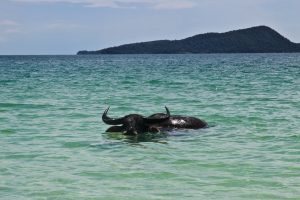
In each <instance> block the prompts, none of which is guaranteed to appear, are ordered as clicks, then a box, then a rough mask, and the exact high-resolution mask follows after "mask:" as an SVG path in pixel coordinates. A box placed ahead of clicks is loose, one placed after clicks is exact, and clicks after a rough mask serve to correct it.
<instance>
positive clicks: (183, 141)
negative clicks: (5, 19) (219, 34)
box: [0, 53, 300, 200]
mask: <svg viewBox="0 0 300 200" xmlns="http://www.w3.org/2000/svg"><path fill="white" fill-rule="evenodd" d="M108 106H110V110H109V112H108V116H110V117H123V116H125V115H128V114H133V113H136V114H141V115H143V116H149V115H151V114H154V113H164V112H165V108H164V107H165V106H167V107H168V108H169V110H170V112H171V114H176V115H185V116H194V117H198V118H200V119H203V120H205V121H206V122H207V123H208V125H209V126H208V127H207V128H205V129H199V130H173V131H169V132H161V133H144V134H141V135H138V136H125V135H122V134H121V133H106V132H105V131H106V129H107V128H108V127H109V125H106V124H105V123H104V122H102V119H101V116H102V113H103V112H104V110H105V109H106V108H107V107H108ZM0 199H1V200H12V199H17V200H32V199H45V200H52V199H64V200H69V199H70V200H73V199H84V200H85V199H87V200H98V199H99V200H100V199H101V200H102V199H103V200H119V199H121V200H123V199H125V200H126V199H128V200H144V199H145V200H148V199H149V200H150V199H151V200H165V199H166V200H174V199H180V200H182V199H195V200H198V199H207V200H209V199H222V200H227V199H228V200H239V199H242V200H244V199H249V200H250V199H251V200H253V199H262V200H263V199H269V200H276V199H278V200H283V199H293V200H299V199H300V54H296V53H295V54H179V55H82V56H76V55H66V56H63V55H59V56H52V55H49V56H42V55H39V56H0Z"/></svg>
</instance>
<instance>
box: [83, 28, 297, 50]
mask: <svg viewBox="0 0 300 200" xmlns="http://www.w3.org/2000/svg"><path fill="white" fill-rule="evenodd" d="M292 52H300V44H299V43H293V42H291V41H290V40H288V39H287V38H285V37H284V36H282V35H280V34H279V33H278V32H276V31H275V30H273V29H272V28H270V27H267V26H255V27H251V28H247V29H240V30H234V31H229V32H225V33H204V34H199V35H195V36H192V37H188V38H185V39H182V40H156V41H150V42H140V43H132V44H125V45H121V46H116V47H110V48H105V49H101V50H97V51H79V52H78V53H77V55H85V54H184V53H292Z"/></svg>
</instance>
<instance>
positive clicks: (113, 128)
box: [105, 126, 124, 133]
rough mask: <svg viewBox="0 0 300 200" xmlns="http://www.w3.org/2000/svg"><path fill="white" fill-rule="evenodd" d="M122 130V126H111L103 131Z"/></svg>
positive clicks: (114, 131) (113, 131)
mask: <svg viewBox="0 0 300 200" xmlns="http://www.w3.org/2000/svg"><path fill="white" fill-rule="evenodd" d="M123 130H124V128H123V127H122V126H111V127H109V128H108V129H107V130H106V131H105V132H112V133H117V132H123Z"/></svg>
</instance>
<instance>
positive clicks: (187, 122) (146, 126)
mask: <svg viewBox="0 0 300 200" xmlns="http://www.w3.org/2000/svg"><path fill="white" fill-rule="evenodd" d="M165 108H166V111H167V114H165V113H156V114H153V115H150V116H149V117H144V116H142V115H139V114H130V115H126V116H124V117H121V118H110V117H108V116H107V112H108V110H109V107H108V108H107V109H106V110H105V111H104V113H103V115H102V120H103V122H104V123H106V124H108V125H121V126H111V127H110V128H108V129H107V130H106V132H122V133H123V134H126V135H137V134H141V133H145V132H160V131H169V130H173V129H199V128H205V127H207V123H206V122H205V121H203V120H201V119H198V118H196V117H188V116H181V115H173V116H171V115H170V111H169V109H168V108H167V107H165Z"/></svg>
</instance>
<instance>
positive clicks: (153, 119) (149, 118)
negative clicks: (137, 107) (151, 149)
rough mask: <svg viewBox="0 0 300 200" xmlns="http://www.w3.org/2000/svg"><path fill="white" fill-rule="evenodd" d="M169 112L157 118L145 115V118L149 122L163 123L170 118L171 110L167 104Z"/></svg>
mask: <svg viewBox="0 0 300 200" xmlns="http://www.w3.org/2000/svg"><path fill="white" fill-rule="evenodd" d="M165 108H166V111H167V114H166V116H164V117H160V118H155V117H144V118H143V120H144V122H145V123H147V124H157V123H161V122H164V121H166V120H168V119H169V118H170V111H169V109H168V107H167V106H165Z"/></svg>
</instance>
